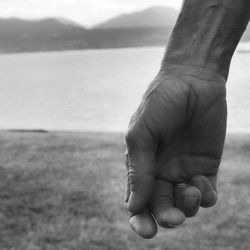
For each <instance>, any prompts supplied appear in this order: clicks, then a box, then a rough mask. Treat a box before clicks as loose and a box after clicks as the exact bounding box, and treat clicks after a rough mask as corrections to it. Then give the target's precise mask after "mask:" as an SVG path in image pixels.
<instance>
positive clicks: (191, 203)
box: [174, 183, 202, 217]
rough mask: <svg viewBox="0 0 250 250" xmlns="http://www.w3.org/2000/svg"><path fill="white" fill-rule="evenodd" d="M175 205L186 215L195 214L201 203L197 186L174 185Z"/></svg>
mask: <svg viewBox="0 0 250 250" xmlns="http://www.w3.org/2000/svg"><path fill="white" fill-rule="evenodd" d="M174 193H175V202H176V203H175V205H176V207H177V208H179V209H180V210H181V211H182V212H183V213H184V214H185V216H186V217H193V216H195V215H196V214H197V212H198V210H199V207H200V203H201V198H202V195H201V192H200V190H199V189H198V188H197V187H194V186H190V185H187V184H185V183H183V184H177V185H175V192H174Z"/></svg>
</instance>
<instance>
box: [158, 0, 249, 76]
mask: <svg viewBox="0 0 250 250" xmlns="http://www.w3.org/2000/svg"><path fill="white" fill-rule="evenodd" d="M249 18H250V0H185V1H184V4H183V8H182V10H181V13H180V15H179V18H178V20H177V23H176V25H175V27H174V30H173V32H172V34H171V37H170V40H169V43H168V46H167V50H166V54H165V56H164V60H163V64H162V66H163V67H167V66H168V65H187V66H195V67H199V68H204V69H209V70H211V71H213V72H216V73H218V74H220V75H221V76H223V77H224V78H225V79H227V76H228V72H229V67H230V62H231V59H232V56H233V53H234V51H235V49H236V47H237V44H238V43H239V41H240V38H241V36H242V34H243V33H244V31H245V29H246V26H247V24H248V22H249Z"/></svg>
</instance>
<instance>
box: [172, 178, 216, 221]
mask: <svg viewBox="0 0 250 250" xmlns="http://www.w3.org/2000/svg"><path fill="white" fill-rule="evenodd" d="M216 179H217V178H216V176H209V177H205V176H202V175H197V176H195V177H193V179H192V180H191V182H190V184H186V183H183V184H177V185H176V186H175V199H176V207H178V208H179V209H180V210H181V211H183V213H184V214H185V215H186V216H187V217H192V216H195V215H196V214H197V212H198V210H199V207H200V206H201V207H205V208H206V207H212V206H214V205H215V203H216V201H217V199H218V195H217V192H216Z"/></svg>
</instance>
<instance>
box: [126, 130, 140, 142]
mask: <svg viewBox="0 0 250 250" xmlns="http://www.w3.org/2000/svg"><path fill="white" fill-rule="evenodd" d="M137 137H138V133H137V132H136V131H135V130H132V129H129V130H128V132H127V134H126V136H125V139H126V142H127V144H128V145H134V144H135V143H136V141H137Z"/></svg>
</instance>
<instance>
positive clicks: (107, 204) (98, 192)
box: [0, 131, 250, 250]
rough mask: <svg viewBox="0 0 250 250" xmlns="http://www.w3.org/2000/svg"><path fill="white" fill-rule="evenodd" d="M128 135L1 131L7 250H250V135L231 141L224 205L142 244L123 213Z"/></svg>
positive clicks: (1, 229)
mask: <svg viewBox="0 0 250 250" xmlns="http://www.w3.org/2000/svg"><path fill="white" fill-rule="evenodd" d="M124 150H125V144H124V139H123V135H122V134H104V133H63V132H50V133H44V132H43V131H40V133H34V132H31V133H28V132H27V131H26V132H25V133H22V132H0V249H1V250H5V249H6V250H147V249H150V250H168V249H169V250H175V249H187V250H188V249H190V250H196V249H197V250H200V249H201V250H206V249H237V250H239V249H249V246H250V237H249V235H250V209H249V207H250V164H249V163H250V153H249V152H250V135H246V134H241V135H240V134H234V135H232V134H231V135H228V137H227V140H226V145H225V151H224V156H223V161H222V164H221V171H220V177H219V194H220V197H219V201H218V203H217V205H216V206H215V207H214V208H210V209H201V210H200V211H199V214H198V215H197V216H196V217H195V218H192V219H188V220H186V222H185V223H184V225H183V226H182V227H180V228H178V229H169V230H163V229H161V230H160V232H159V234H158V235H157V236H156V237H155V238H154V239H153V240H143V239H141V238H140V237H138V236H137V235H135V234H134V233H133V232H132V231H131V230H130V228H129V226H128V222H127V218H126V215H125V211H124V208H123V193H124V187H123V185H124V183H125V178H126V172H125V167H124V166H123V155H124Z"/></svg>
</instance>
